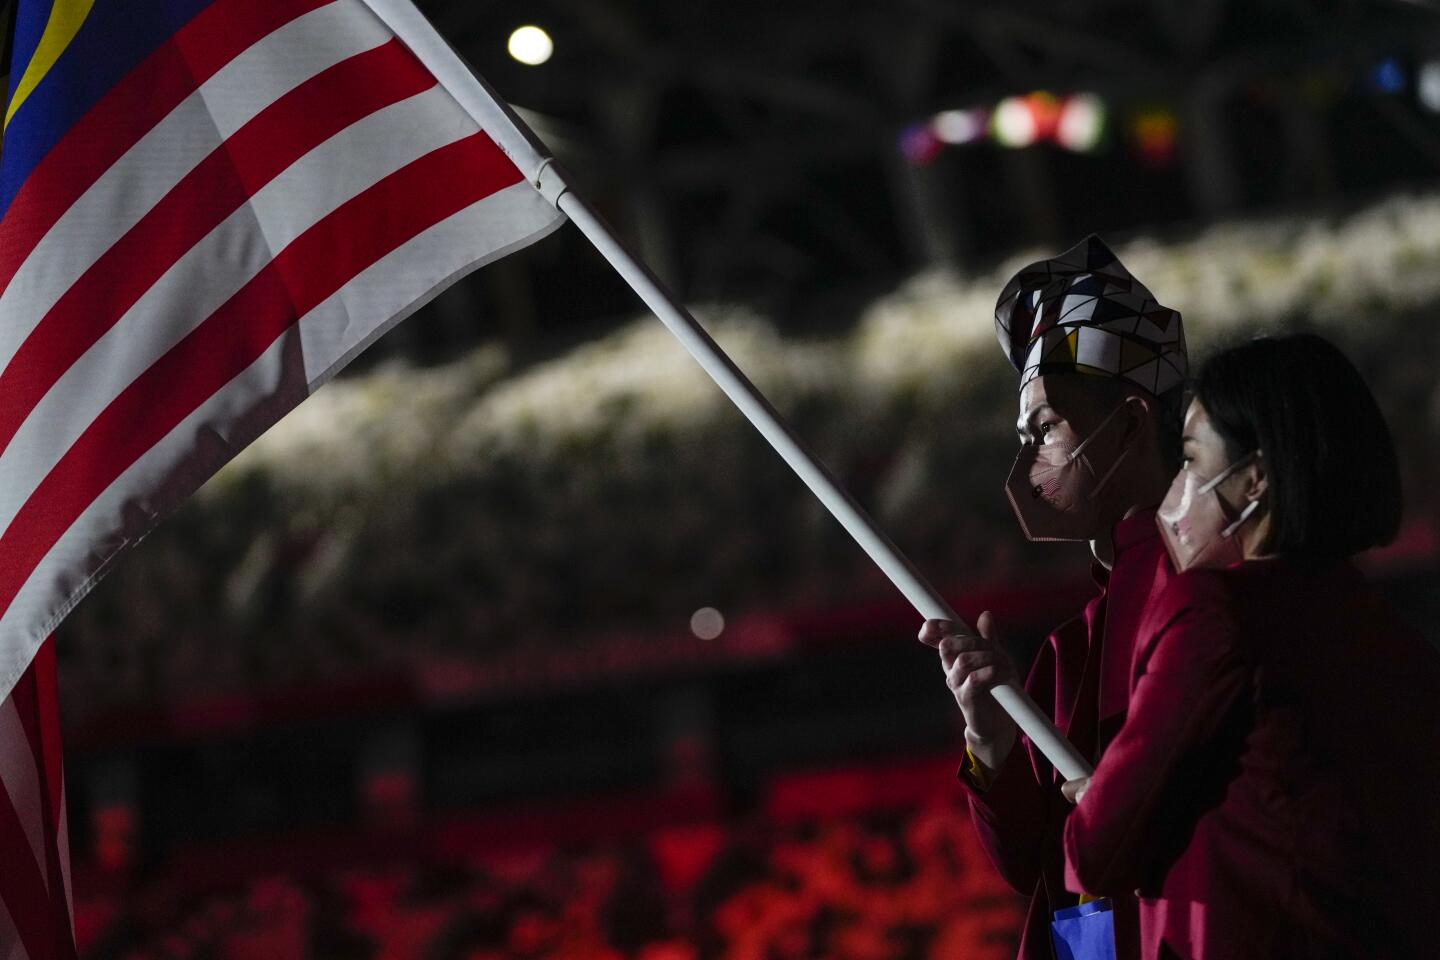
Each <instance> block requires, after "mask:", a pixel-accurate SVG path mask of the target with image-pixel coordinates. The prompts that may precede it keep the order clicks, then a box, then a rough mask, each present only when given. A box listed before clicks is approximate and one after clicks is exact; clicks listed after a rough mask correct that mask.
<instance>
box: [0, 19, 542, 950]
mask: <svg viewBox="0 0 1440 960" xmlns="http://www.w3.org/2000/svg"><path fill="white" fill-rule="evenodd" d="M10 67H11V69H10V97H9V102H8V105H7V107H6V110H5V127H4V137H3V148H0V698H4V706H3V708H0V791H3V794H4V796H3V797H0V904H3V907H4V909H3V910H0V958H9V957H26V956H28V957H30V958H33V960H39V958H42V957H51V956H64V955H67V954H68V953H69V952H70V951H72V950H73V947H71V946H70V945H69V944H68V943H62V942H61V941H63V940H65V937H60V938H59V939H57V933H56V931H57V930H59V929H63V930H65V931H67V936H68V929H69V919H68V915H69V911H68V908H67V905H66V900H67V899H68V893H67V892H66V891H67V887H68V884H67V883H66V882H65V871H66V869H67V865H66V856H65V851H64V836H65V834H64V823H63V812H62V811H63V796H62V791H63V786H62V784H61V782H60V768H59V765H58V763H59V750H58V743H59V741H58V733H57V730H56V729H55V727H56V725H57V724H56V719H55V710H54V709H53V708H54V675H53V657H52V656H51V655H50V654H49V653H48V652H47V654H46V655H45V656H43V657H41V658H40V659H36V652H37V650H39V649H40V648H41V644H42V643H43V642H44V641H45V640H46V638H47V637H48V636H49V634H50V632H51V631H52V630H53V629H54V628H55V625H56V624H57V623H58V622H59V621H60V620H61V618H63V617H64V616H65V614H66V613H67V612H68V611H69V610H70V609H71V608H72V607H73V606H74V605H75V604H76V603H77V602H79V600H80V599H81V598H83V597H84V596H85V594H86V593H87V592H88V591H89V590H90V588H91V587H92V586H93V585H94V584H95V583H96V581H97V580H98V579H99V578H100V577H101V576H102V575H103V574H104V573H105V571H106V569H107V568H108V567H109V565H110V564H111V563H113V562H114V561H115V560H116V559H117V558H118V557H119V556H120V555H121V553H122V552H123V551H124V550H125V549H126V547H128V546H129V545H130V544H133V543H135V542H136V541H137V540H139V539H140V538H141V537H143V536H144V535H145V534H146V533H147V532H148V531H149V530H150V529H151V528H152V527H153V526H154V525H155V524H156V522H157V521H158V520H159V519H160V518H161V517H162V516H164V515H165V514H166V513H167V512H169V511H170V510H171V509H172V508H174V507H175V506H176V505H177V504H178V503H179V502H180V501H181V500H182V499H184V498H185V497H186V496H188V495H189V494H190V493H191V492H192V491H194V490H195V489H196V488H197V487H198V486H199V485H200V484H201V483H202V482H204V481H205V479H207V478H208V477H209V476H210V475H211V474H213V473H214V471H215V470H216V469H217V468H219V467H220V466H221V465H222V464H223V463H225V462H226V461H227V460H229V459H230V458H231V457H233V456H234V455H235V454H236V453H237V452H238V451H239V450H240V449H241V448H243V447H244V446H245V445H246V444H248V443H249V442H250V441H252V440H253V439H254V438H255V437H256V436H258V435H259V434H260V433H261V432H262V431H264V430H265V429H267V428H268V427H269V426H270V425H272V424H273V423H275V421H276V420H278V419H279V418H280V417H282V416H284V414H285V413H286V412H287V411H289V410H290V409H291V408H292V407H294V406H295V405H296V404H297V403H299V402H300V401H301V400H304V399H305V397H306V396H308V395H309V393H310V392H311V391H312V390H314V389H315V388H317V387H318V386H319V385H321V384H322V383H324V382H325V381H326V380H327V379H328V378H329V377H331V376H332V375H334V373H335V372H336V371H337V370H338V369H340V368H341V367H342V366H344V365H345V363H346V362H347V361H348V360H350V359H351V358H352V357H354V356H355V355H356V354H357V353H358V352H359V351H360V350H362V349H364V348H365V347H366V346H367V345H368V344H370V343H371V342H372V341H373V340H374V339H375V338H376V337H378V336H379V335H380V334H381V333H383V332H384V331H385V330H387V329H388V328H389V327H391V326H392V325H393V324H395V323H397V322H399V321H400V320H401V319H403V318H404V317H406V316H408V315H409V314H410V313H411V312H413V311H414V310H415V309H416V308H417V307H419V306H420V305H421V304H423V303H424V302H425V301H427V300H428V299H429V298H430V297H432V296H434V295H435V294H436V293H438V292H439V291H440V290H441V289H443V288H444V287H445V286H446V285H448V284H449V283H451V282H452V281H454V280H455V279H457V278H458V277H460V276H461V275H463V274H464V273H466V272H468V271H469V270H472V269H474V268H475V267H477V266H479V265H481V264H483V263H485V262H487V261H489V260H493V259H496V258H498V257H501V256H503V255H505V254H506V253H509V252H511V251H513V250H516V249H518V248H519V247H521V246H523V245H525V244H528V243H530V242H532V241H534V240H536V239H538V238H540V237H541V236H543V235H545V234H546V233H548V232H549V231H550V230H552V229H553V228H554V227H555V226H557V225H558V223H559V222H560V221H561V220H562V219H563V218H562V216H561V215H560V214H559V213H557V211H556V210H555V208H554V206H553V205H552V204H551V203H550V202H549V201H547V200H546V199H545V198H544V197H542V196H541V195H540V193H539V192H537V190H536V188H535V187H534V186H532V183H531V181H533V180H535V179H536V177H537V176H538V175H539V172H540V170H541V169H542V168H543V160H542V158H541V157H540V155H539V154H538V153H537V152H536V151H535V149H534V148H533V147H532V146H531V144H530V143H529V141H528V140H527V139H526V138H525V136H524V134H523V133H522V132H521V131H520V130H519V129H518V128H516V127H515V126H513V125H511V124H510V122H509V121H508V119H507V114H506V111H505V110H504V107H503V105H501V104H498V103H496V102H494V101H493V100H492V99H490V98H489V97H488V94H487V93H486V92H485V90H484V89H483V87H482V86H481V85H480V84H479V83H478V82H477V81H475V80H474V79H473V78H472V77H470V76H469V75H468V73H467V72H466V71H465V69H464V67H463V65H462V64H461V63H460V61H459V60H458V58H456V57H455V56H454V55H453V53H451V52H450V51H449V49H448V48H447V47H445V45H444V44H443V42H441V41H440V40H439V38H438V37H437V36H436V35H435V34H434V33H433V31H432V30H430V28H429V26H428V24H426V23H425V21H424V20H423V18H421V17H420V15H419V14H418V13H417V12H416V11H415V9H414V8H413V7H412V6H410V4H409V2H408V0H18V3H17V4H16V12H15V15H14V20H13V30H12V39H11V44H10ZM47 649H48V648H47ZM27 671H28V673H27ZM22 675H24V677H25V680H24V682H20V680H21V677H22ZM17 683H18V684H19V685H18V686H17ZM57 918H58V919H57ZM12 933H13V936H12ZM7 949H8V951H9V952H7Z"/></svg>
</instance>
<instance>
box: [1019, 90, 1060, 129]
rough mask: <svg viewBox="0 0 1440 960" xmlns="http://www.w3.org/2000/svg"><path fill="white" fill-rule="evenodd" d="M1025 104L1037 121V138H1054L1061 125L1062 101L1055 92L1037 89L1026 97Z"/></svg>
mask: <svg viewBox="0 0 1440 960" xmlns="http://www.w3.org/2000/svg"><path fill="white" fill-rule="evenodd" d="M1025 106H1027V107H1029V108H1030V116H1031V118H1032V119H1033V120H1034V121H1035V139H1036V140H1054V139H1055V131H1056V128H1058V127H1059V126H1060V101H1059V100H1058V99H1057V98H1056V97H1055V95H1054V94H1053V93H1048V92H1047V91H1044V90H1036V91H1035V92H1034V93H1032V94H1029V95H1027V96H1026V97H1025Z"/></svg>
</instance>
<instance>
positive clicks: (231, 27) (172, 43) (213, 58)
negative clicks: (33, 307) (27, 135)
mask: <svg viewBox="0 0 1440 960" xmlns="http://www.w3.org/2000/svg"><path fill="white" fill-rule="evenodd" d="M330 2H333V0H215V2H214V3H212V4H211V5H210V6H208V7H206V8H205V9H204V10H203V11H201V12H200V13H199V14H197V15H196V16H195V18H194V19H192V20H191V21H190V22H189V23H187V24H186V25H185V26H183V27H181V28H180V29H179V30H178V31H176V33H175V35H174V36H173V37H171V38H170V39H169V40H168V41H166V42H165V43H164V44H162V45H161V46H160V47H158V48H157V49H156V50H155V52H154V53H152V54H150V56H148V57H146V58H145V60H144V61H143V62H142V63H141V64H140V65H139V66H138V67H136V68H135V69H134V70H132V71H131V72H130V73H128V74H126V75H125V77H124V78H123V79H122V80H121V81H120V82H119V83H117V84H116V85H115V86H114V88H112V89H111V90H110V92H109V93H107V94H105V96H103V97H102V98H101V99H100V101H99V102H98V103H96V104H95V106H94V107H92V108H91V109H90V111H89V112H88V113H86V114H85V115H84V116H83V117H81V118H80V119H79V120H78V121H77V122H76V123H75V126H73V127H72V128H70V130H69V131H68V132H67V133H66V134H65V136H64V137H62V138H61V139H60V142H59V143H57V144H55V146H54V148H53V149H51V151H50V152H49V153H47V154H46V155H45V158H44V159H43V160H41V161H40V163H39V164H38V165H37V166H36V167H35V169H34V171H32V172H31V174H30V176H29V177H27V178H26V179H25V182H24V183H23V184H22V185H21V187H20V190H19V192H17V193H16V195H15V199H14V200H13V201H12V202H11V204H10V207H9V209H8V210H6V212H5V218H4V220H3V221H0V290H4V289H5V288H6V287H8V286H9V285H10V281H11V280H12V279H14V277H15V272H16V271H17V270H19V269H20V265H21V264H22V263H24V262H25V258H26V257H27V256H28V255H29V253H30V251H31V250H32V249H34V247H35V245H36V244H37V243H39V242H40V239H41V238H42V237H44V236H45V234H46V233H48V232H49V231H50V228H51V227H53V226H54V225H55V223H56V221H58V220H59V219H60V217H61V216H62V215H63V214H64V213H65V211H66V210H68V209H70V206H71V205H72V204H73V203H74V202H75V201H76V200H78V199H80V197H81V196H83V195H84V193H85V191H86V190H89V189H90V187H91V186H92V185H94V183H95V181H96V180H98V179H100V175H101V174H103V173H104V172H105V171H106V170H107V169H109V168H110V166H111V165H112V164H114V163H115V161H116V160H119V159H120V158H121V157H122V156H124V155H125V152H126V151H128V150H129V149H130V148H131V147H133V146H134V145H135V144H136V143H138V142H139V140H140V138H141V137H143V136H144V135H145V134H146V133H148V132H149V131H150V129H151V128H152V127H154V126H155V125H156V124H157V123H159V122H160V121H161V120H163V119H165V117H166V115H168V114H169V113H170V111H172V110H174V109H175V107H177V106H178V105H179V104H180V102H181V101H182V100H184V99H185V98H186V97H188V96H189V95H190V94H191V93H193V92H194V91H195V90H196V89H197V88H198V87H199V86H200V85H201V84H203V83H204V82H205V81H206V80H209V79H210V78H211V77H212V76H214V75H215V74H216V73H217V72H219V70H220V69H221V68H222V67H224V66H225V65H226V64H227V63H229V62H230V61H231V60H234V59H235V58H236V57H237V56H239V55H240V54H242V53H244V52H245V51H246V50H248V49H249V48H250V47H251V46H253V45H254V44H255V43H256V42H257V41H259V40H261V39H263V38H264V37H266V36H268V35H269V34H271V33H273V32H274V31H276V30H278V29H279V28H280V27H283V26H284V25H285V24H287V23H289V22H290V21H292V20H295V19H298V18H299V17H300V16H301V15H303V14H305V13H308V12H309V11H311V10H314V9H316V8H317V7H323V6H325V5H326V4H327V3H330ZM137 15H138V14H137Z"/></svg>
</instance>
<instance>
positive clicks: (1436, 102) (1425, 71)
mask: <svg viewBox="0 0 1440 960" xmlns="http://www.w3.org/2000/svg"><path fill="white" fill-rule="evenodd" d="M1415 96H1416V98H1417V99H1418V100H1419V101H1420V106H1422V107H1424V108H1425V109H1426V110H1429V111H1430V112H1431V113H1440V60H1431V61H1430V62H1429V63H1427V64H1424V65H1422V66H1421V67H1420V70H1419V71H1418V72H1417V73H1416V74H1415Z"/></svg>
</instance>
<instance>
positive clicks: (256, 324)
mask: <svg viewBox="0 0 1440 960" xmlns="http://www.w3.org/2000/svg"><path fill="white" fill-rule="evenodd" d="M521 180H522V177H521V175H520V172H519V171H518V170H517V169H516V168H515V165H514V164H513V163H511V162H510V160H509V158H507V157H506V156H505V155H504V154H503V153H501V152H500V149H499V148H498V147H496V146H495V144H494V143H493V142H492V141H491V140H490V139H489V137H487V136H486V135H485V134H483V133H477V134H473V135H471V136H469V137H466V138H465V139H463V140H458V141H456V142H455V143H452V144H450V145H448V146H445V147H441V148H440V149H438V150H435V151H433V152H431V153H429V154H426V155H425V156H424V157H421V158H420V159H419V160H416V161H415V162H413V163H411V164H410V165H408V166H406V167H404V168H402V169H401V170H398V171H396V172H395V173H392V174H391V175H389V176H388V177H385V178H384V179H382V180H380V181H378V182H377V183H376V184H375V185H374V186H372V187H371V188H370V189H368V190H366V191H365V192H364V193H362V194H359V195H358V196H356V197H354V198H352V199H351V200H349V201H347V202H346V203H344V204H343V205H341V206H340V207H339V208H337V209H336V210H335V211H334V212H332V213H331V214H329V215H328V216H326V217H325V218H324V219H322V220H320V221H319V222H318V223H316V224H315V225H314V226H312V227H311V228H310V229H308V230H306V231H305V232H304V233H303V234H301V235H300V236H299V237H298V238H296V240H295V241H294V242H293V243H291V244H290V245H289V246H288V247H286V248H285V249H284V250H282V251H281V252H280V253H279V254H278V255H277V256H276V257H275V259H274V260H272V261H271V262H270V263H269V264H268V265H267V266H266V267H265V268H264V269H263V270H262V271H260V273H258V274H256V276H255V277H254V278H253V279H252V280H251V281H250V282H249V283H247V284H246V285H245V286H244V287H242V288H241V289H240V291H239V292H238V293H236V294H235V296H233V297H231V298H230V300H229V301H227V302H226V303H225V305H224V306H222V307H221V308H220V309H219V310H217V311H215V313H214V314H212V315H211V316H210V317H209V318H207V319H206V320H205V321H204V322H203V323H202V324H201V325H200V326H199V327H197V328H196V329H195V330H193V331H191V332H190V334H189V335H188V336H186V337H185V339H184V340H182V341H181V342H180V343H178V344H176V345H175V346H174V347H173V348H172V349H171V350H170V351H169V352H168V353H166V354H165V356H163V357H161V358H160V359H159V360H157V361H156V362H155V363H154V364H153V365H152V366H151V367H150V368H149V369H148V370H146V371H145V373H143V374H141V375H140V376H139V377H138V378H136V380H135V381H134V382H133V383H131V384H130V385H129V386H128V387H126V388H125V390H124V391H123V392H122V393H121V394H120V395H119V396H118V397H116V398H115V400H114V401H112V402H111V404H110V405H109V406H108V407H106V408H105V410H104V412H102V413H101V414H100V416H99V417H97V418H96V419H95V421H94V422H93V423H91V424H90V426H89V427H87V428H86V430H85V432H84V433H83V434H81V436H80V438H79V439H78V440H77V441H76V442H75V444H74V445H73V446H71V448H70V449H69V450H67V451H66V452H65V455H64V456H63V457H62V458H61V459H60V462H59V463H57V464H56V465H55V467H54V469H53V470H51V471H50V473H49V474H48V475H47V476H46V477H45V479H44V480H42V481H41V482H40V485H39V486H38V487H37V488H36V489H35V491H34V493H32V494H31V495H30V497H29V499H27V500H26V501H25V504H24V506H22V507H21V508H20V510H19V512H17V513H16V515H15V518H14V519H13V520H12V521H11V523H10V526H9V528H7V529H6V531H5V533H4V534H3V535H0V615H3V611H6V610H8V609H9V607H10V604H11V603H12V602H13V601H14V599H15V595H16V594H17V593H18V592H19V590H20V588H21V586H23V585H24V583H25V581H26V580H27V579H28V578H29V576H30V574H31V573H32V572H33V571H34V570H35V567H36V566H37V565H38V564H39V563H40V561H41V560H42V559H43V558H44V557H45V555H46V554H47V553H49V552H50V550H51V549H52V548H53V547H54V545H55V543H56V542H57V541H58V540H59V539H60V537H61V536H62V535H63V534H64V532H65V531H66V530H68V529H69V528H70V526H71V525H72V524H73V523H75V521H76V520H77V519H79V517H80V515H81V514H82V513H83V512H84V510H85V508H86V507H88V506H89V505H90V503H91V502H92V501H94V500H95V498H96V497H98V496H100V495H101V494H102V493H103V492H104V491H105V490H106V489H107V488H108V487H109V486H110V485H111V484H112V483H114V482H115V480H116V479H117V478H118V477H119V476H120V475H121V474H122V473H124V472H125V470H126V469H128V468H129V467H130V466H131V464H133V463H135V461H136V460H138V459H139V458H140V457H142V456H143V455H144V454H145V453H146V451H148V450H149V449H150V448H151V447H153V446H154V445H155V444H156V443H158V442H159V441H160V440H161V439H163V438H164V437H165V436H166V435H167V434H168V433H170V431H171V430H173V429H175V427H176V426H177V425H178V424H179V423H180V422H181V421H182V420H184V419H185V418H186V417H187V416H189V415H190V413H191V412H192V411H194V410H195V409H196V407H198V406H200V405H201V404H202V403H204V402H205V400H207V399H208V398H209V397H211V396H212V395H213V394H215V393H216V392H217V391H219V390H220V389H221V388H223V387H224V386H225V384H227V383H228V382H229V381H230V380H232V379H233V378H234V377H236V376H238V375H239V374H240V373H241V372H243V371H244V370H245V369H247V368H248V367H249V366H250V365H251V364H253V363H254V362H255V361H256V360H257V359H258V358H259V357H260V356H261V355H262V354H264V353H265V351H266V350H267V349H268V348H269V347H270V345H271V344H273V343H274V342H275V341H276V340H277V339H278V338H279V337H280V336H281V335H282V334H284V333H285V332H286V331H287V330H289V329H290V328H291V327H292V326H293V325H294V324H295V322H296V321H297V320H298V319H299V318H300V317H302V316H304V315H305V314H306V313H308V312H309V311H310V310H313V309H314V308H315V307H316V306H318V305H319V304H320V303H322V302H324V301H325V300H326V299H327V298H328V297H329V296H330V295H331V294H333V293H334V292H335V291H336V290H339V289H340V288H341V287H342V286H344V285H345V284H346V283H347V282H348V281H349V280H351V279H353V278H354V277H355V276H356V275H357V274H359V273H360V272H361V271H362V270H364V269H366V268H367V267H369V266H371V265H372V264H374V263H375V262H376V261H378V260H379V259H380V258H381V257H383V256H385V255H386V254H388V253H390V252H391V251H392V250H394V249H396V248H397V247H399V246H400V245H402V244H404V243H405V242H406V241H408V240H410V239H412V238H414V237H416V236H418V235H419V234H420V233H422V232H424V231H425V230H427V229H429V228H430V227H432V226H434V225H435V224H437V223H439V222H441V221H442V220H444V219H446V218H447V217H450V216H451V215H453V214H455V213H458V212H459V211H461V210H463V209H465V208H466V207H468V206H470V205H471V204H474V203H476V202H478V201H480V200H482V199H484V198H485V197H487V196H489V195H491V194H493V193H495V192H496V191H498V190H501V189H504V188H505V187H508V186H510V185H512V184H515V183H518V182H520V181H521ZM217 466H218V464H217Z"/></svg>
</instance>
